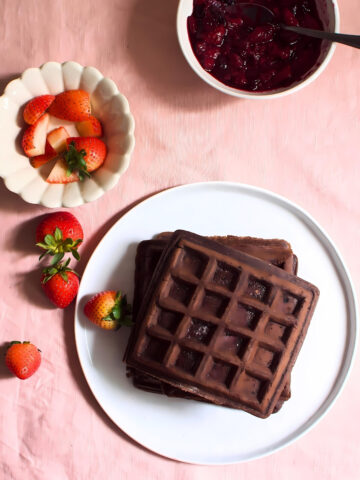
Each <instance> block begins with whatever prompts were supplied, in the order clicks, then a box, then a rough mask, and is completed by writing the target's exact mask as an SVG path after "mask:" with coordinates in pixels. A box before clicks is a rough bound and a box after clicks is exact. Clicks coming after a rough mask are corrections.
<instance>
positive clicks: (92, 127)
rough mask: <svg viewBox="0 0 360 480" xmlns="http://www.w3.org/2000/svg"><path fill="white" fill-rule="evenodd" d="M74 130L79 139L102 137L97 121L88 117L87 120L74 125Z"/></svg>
mask: <svg viewBox="0 0 360 480" xmlns="http://www.w3.org/2000/svg"><path fill="white" fill-rule="evenodd" d="M76 129H77V131H78V132H79V135H80V136H81V137H101V136H102V127H101V123H100V122H99V120H98V119H97V118H96V117H94V116H93V115H90V117H89V118H88V119H87V120H83V121H82V122H78V123H77V124H76Z"/></svg>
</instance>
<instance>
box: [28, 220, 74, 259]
mask: <svg viewBox="0 0 360 480" xmlns="http://www.w3.org/2000/svg"><path fill="white" fill-rule="evenodd" d="M81 242H82V239H81V238H78V239H77V240H73V239H72V238H65V239H64V238H63V233H62V231H61V230H60V228H58V227H56V229H55V231H54V235H51V234H48V235H45V237H44V241H43V242H38V243H37V244H36V246H38V247H40V248H42V249H43V250H45V252H43V253H42V254H41V255H40V257H39V260H41V259H42V258H43V257H44V256H45V255H51V256H53V257H54V258H53V259H52V260H51V265H55V264H56V263H59V262H60V260H62V259H63V258H64V253H67V252H71V254H72V256H73V257H74V258H75V259H76V260H80V255H79V253H78V251H77V248H78V246H79V244H80V243H81Z"/></svg>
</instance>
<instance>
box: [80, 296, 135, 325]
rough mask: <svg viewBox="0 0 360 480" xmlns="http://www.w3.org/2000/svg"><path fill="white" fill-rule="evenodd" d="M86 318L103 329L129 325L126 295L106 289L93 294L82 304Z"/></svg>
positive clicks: (129, 309) (130, 323)
mask: <svg viewBox="0 0 360 480" xmlns="http://www.w3.org/2000/svg"><path fill="white" fill-rule="evenodd" d="M84 313H85V315H86V316H87V317H88V319H89V320H90V321H91V322H93V323H95V325H98V326H99V327H101V328H104V329H105V330H117V329H118V328H120V327H121V326H122V325H125V326H130V325H132V321H131V318H130V313H131V306H130V305H129V304H128V303H127V300H126V295H124V296H122V295H121V292H116V291H115V290H106V291H105V292H100V293H97V294H96V295H94V296H93V297H92V298H91V299H90V300H89V301H88V302H87V303H86V304H85V306H84Z"/></svg>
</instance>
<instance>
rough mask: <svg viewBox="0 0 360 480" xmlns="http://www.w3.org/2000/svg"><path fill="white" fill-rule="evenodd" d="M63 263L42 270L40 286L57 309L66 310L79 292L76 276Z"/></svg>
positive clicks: (67, 262) (66, 264)
mask: <svg viewBox="0 0 360 480" xmlns="http://www.w3.org/2000/svg"><path fill="white" fill-rule="evenodd" d="M69 263H70V259H68V260H67V261H66V262H65V263H57V264H56V265H52V266H49V267H47V268H45V269H44V270H43V273H42V276H41V286H42V288H43V290H44V292H45V294H46V296H47V297H48V298H49V300H50V301H51V302H52V303H53V304H54V305H55V306H56V307H58V308H66V307H67V306H68V305H70V303H71V302H72V301H73V300H74V298H75V297H76V295H77V292H78V290H79V279H78V274H77V273H76V272H74V270H72V269H71V268H69V267H68V265H69Z"/></svg>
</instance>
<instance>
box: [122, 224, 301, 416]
mask: <svg viewBox="0 0 360 480" xmlns="http://www.w3.org/2000/svg"><path fill="white" fill-rule="evenodd" d="M171 236H172V232H163V233H160V234H158V235H157V236H156V237H155V239H153V240H144V241H142V242H140V243H139V245H138V248H137V252H136V259H135V290H134V299H133V312H134V318H135V319H136V313H137V311H138V309H139V306H140V304H141V301H142V299H143V298H144V295H145V292H146V290H147V287H148V285H149V283H150V280H151V277H152V275H153V272H154V270H155V268H156V265H157V262H158V261H159V258H160V256H161V254H162V252H163V251H164V249H165V247H166V245H167V244H168V241H169V240H170V238H171ZM208 238H211V239H212V240H214V241H217V242H219V243H221V244H223V245H227V246H230V247H232V248H235V249H236V250H240V251H243V252H245V253H247V254H249V255H253V256H255V257H258V258H261V259H263V260H265V261H268V262H269V263H272V264H273V265H276V266H279V267H280V268H283V269H284V270H286V271H287V272H289V273H293V274H294V275H295V274H296V272H297V263H298V262H297V257H296V256H295V255H294V254H293V252H292V249H291V246H290V244H289V243H288V242H286V241H285V240H279V239H262V238H253V237H239V236H234V235H227V236H213V237H208ZM199 328H200V329H201V328H202V327H201V326H200V327H199ZM128 375H129V376H131V377H132V379H133V384H134V386H135V387H137V388H140V389H141V390H145V391H149V392H152V393H163V394H165V395H168V396H170V397H180V398H188V399H192V400H201V397H197V396H196V395H193V394H190V393H188V392H183V391H182V390H180V389H177V388H175V387H173V386H172V385H169V384H167V383H165V382H162V381H160V380H157V379H155V378H153V377H151V376H150V375H147V374H144V373H142V372H140V371H137V370H135V369H133V368H128ZM290 395H291V394H290V380H289V381H288V382H287V384H286V385H285V387H284V390H283V392H282V394H281V396H280V398H279V401H278V402H277V404H276V407H275V408H274V413H275V412H277V411H279V410H280V408H281V407H282V404H283V403H284V401H286V400H288V399H289V398H290ZM202 400H203V399H202Z"/></svg>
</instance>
